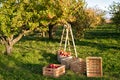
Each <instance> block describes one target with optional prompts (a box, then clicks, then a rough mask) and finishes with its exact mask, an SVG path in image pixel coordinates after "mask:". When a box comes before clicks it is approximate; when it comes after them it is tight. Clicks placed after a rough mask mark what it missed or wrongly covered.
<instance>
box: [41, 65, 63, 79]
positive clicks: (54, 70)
mask: <svg viewBox="0 0 120 80" xmlns="http://www.w3.org/2000/svg"><path fill="white" fill-rule="evenodd" d="M64 73H65V65H60V64H49V65H48V66H45V67H43V75H44V76H51V77H59V76H60V75H63V74H64Z"/></svg>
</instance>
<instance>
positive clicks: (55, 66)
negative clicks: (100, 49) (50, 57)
mask: <svg viewBox="0 0 120 80" xmlns="http://www.w3.org/2000/svg"><path fill="white" fill-rule="evenodd" d="M58 67H60V66H59V65H55V64H49V65H48V68H53V69H56V68H58Z"/></svg>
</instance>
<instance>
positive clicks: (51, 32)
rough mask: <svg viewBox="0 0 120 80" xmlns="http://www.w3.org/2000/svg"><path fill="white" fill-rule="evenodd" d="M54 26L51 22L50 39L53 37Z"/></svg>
mask: <svg viewBox="0 0 120 80" xmlns="http://www.w3.org/2000/svg"><path fill="white" fill-rule="evenodd" d="M53 26H54V25H52V24H50V25H49V26H48V27H49V31H48V34H49V39H53Z"/></svg>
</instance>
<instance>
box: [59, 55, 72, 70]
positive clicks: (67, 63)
mask: <svg viewBox="0 0 120 80" xmlns="http://www.w3.org/2000/svg"><path fill="white" fill-rule="evenodd" d="M72 61H73V59H72V56H70V57H66V58H63V59H61V64H63V65H65V68H66V69H69V68H70V63H71V62H72Z"/></svg>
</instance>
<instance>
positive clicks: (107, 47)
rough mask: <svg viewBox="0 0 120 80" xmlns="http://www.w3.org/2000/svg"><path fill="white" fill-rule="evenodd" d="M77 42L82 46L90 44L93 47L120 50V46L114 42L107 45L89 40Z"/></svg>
mask: <svg viewBox="0 0 120 80" xmlns="http://www.w3.org/2000/svg"><path fill="white" fill-rule="evenodd" d="M76 44H77V45H80V46H90V47H93V48H97V49H99V50H108V49H115V50H120V46H115V45H112V44H110V45H106V44H103V43H95V42H88V41H78V42H77V43H76Z"/></svg>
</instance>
